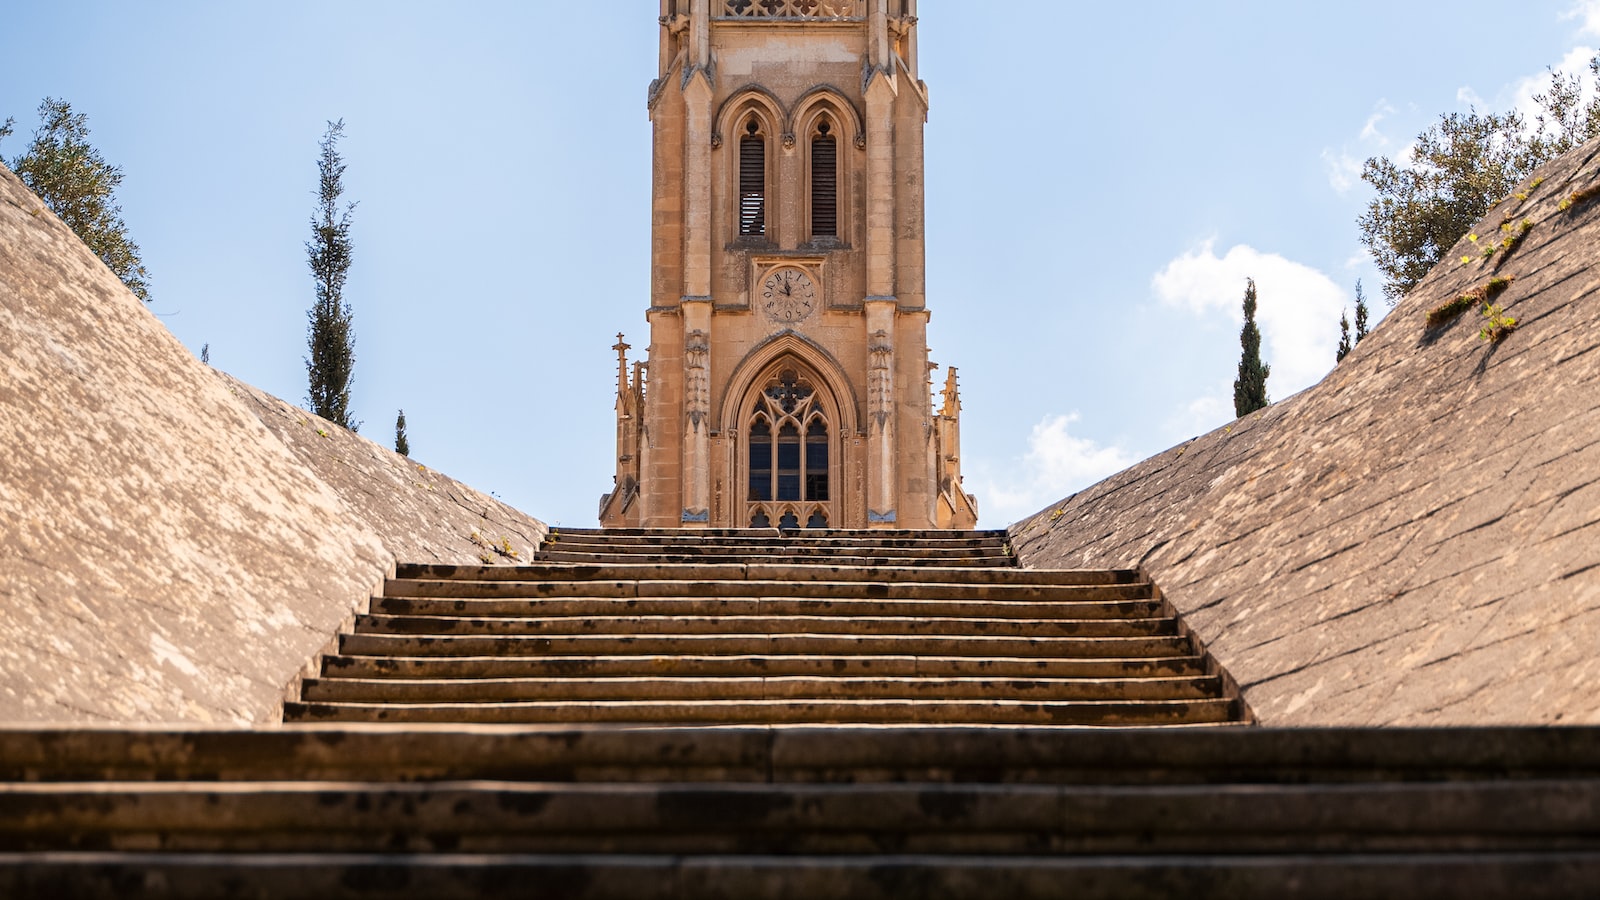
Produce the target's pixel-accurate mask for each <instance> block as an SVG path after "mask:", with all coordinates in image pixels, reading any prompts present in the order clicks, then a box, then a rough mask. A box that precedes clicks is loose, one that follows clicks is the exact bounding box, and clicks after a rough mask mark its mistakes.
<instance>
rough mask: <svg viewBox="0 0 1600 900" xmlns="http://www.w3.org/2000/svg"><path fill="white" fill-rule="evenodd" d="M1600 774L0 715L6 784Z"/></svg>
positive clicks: (1488, 765)
mask: <svg viewBox="0 0 1600 900" xmlns="http://www.w3.org/2000/svg"><path fill="white" fill-rule="evenodd" d="M308 779H309V780H324V781H327V780H348V781H389V780H395V779H401V780H407V781H412V780H423V779H432V780H457V781H461V780H466V781H471V780H484V779H488V780H517V781H563V782H578V781H596V780H598V781H614V780H628V781H679V782H681V781H694V782H707V781H730V780H731V781H745V782H761V783H766V782H816V781H827V782H843V781H849V782H854V783H868V782H883V781H890V782H909V781H915V782H951V781H955V782H966V783H991V784H995V783H1017V782H1022V783H1050V784H1078V785H1141V784H1142V785H1154V784H1172V785H1191V786H1196V787H1198V786H1204V785H1214V784H1236V785H1259V784H1284V783H1287V784H1312V783H1320V784H1349V783H1356V784H1378V783H1424V784H1430V783H1468V782H1485V783H1496V784H1517V783H1521V782H1523V781H1553V780H1557V781H1558V780H1574V779H1576V780H1590V781H1596V782H1600V728H1597V727H1571V726H1569V727H1562V728H1506V727H1472V728H1465V727H1457V728H1293V729H1271V728H1225V729H1214V728H1197V729H1190V728H1179V729H1169V730H1159V729H1157V730H1151V729H1116V728H1105V729H1072V728H1068V729H1060V728H1035V727H1001V728H996V727H992V726H981V725H980V726H959V725H958V726H905V727H851V726H814V725H812V726H766V725H761V726H734V727H727V728H697V727H645V728H636V727H620V726H608V725H558V726H516V727H507V726H494V725H465V724H450V725H420V726H405V727H400V726H385V725H365V724H339V725H296V726H295V727H293V728H283V729H264V730H253V731H252V730H243V729H238V728H160V727H153V728H136V729H129V728H84V727H60V728H26V727H19V726H15V725H12V726H3V727H0V780H3V781H9V782H54V781H94V780H117V781H150V780H164V781H211V782H216V781H294V780H308Z"/></svg>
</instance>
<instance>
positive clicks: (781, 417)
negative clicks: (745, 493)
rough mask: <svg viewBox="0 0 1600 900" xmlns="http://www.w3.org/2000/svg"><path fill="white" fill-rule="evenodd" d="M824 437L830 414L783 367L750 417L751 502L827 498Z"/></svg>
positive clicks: (827, 482) (789, 501) (797, 378)
mask: <svg viewBox="0 0 1600 900" xmlns="http://www.w3.org/2000/svg"><path fill="white" fill-rule="evenodd" d="M828 438H829V423H828V419H827V416H826V415H825V414H824V412H823V410H822V407H821V406H820V404H818V403H817V397H816V392H815V391H814V390H813V389H812V388H811V386H810V385H808V384H806V383H805V382H804V381H802V380H801V379H800V378H799V376H798V375H796V373H795V372H794V371H792V370H788V369H785V370H784V371H783V372H782V373H780V374H779V377H778V380H777V382H776V383H774V384H772V385H771V386H769V387H768V388H767V389H766V391H764V392H763V393H762V395H761V397H760V399H759V400H757V402H756V408H755V412H754V413H753V414H752V415H751V417H750V428H749V450H748V454H749V457H748V461H749V464H750V465H749V471H750V482H749V499H750V501H751V502H752V503H764V502H768V501H777V502H778V503H826V502H828V500H829V495H830V493H831V491H830V488H831V482H830V467H829V464H830V462H831V460H830V459H829V451H828V447H829V444H828ZM813 517H814V516H813ZM823 521H825V518H824V519H823ZM808 527H816V526H813V525H809V524H808Z"/></svg>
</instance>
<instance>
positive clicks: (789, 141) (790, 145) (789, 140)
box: [783, 131, 794, 150]
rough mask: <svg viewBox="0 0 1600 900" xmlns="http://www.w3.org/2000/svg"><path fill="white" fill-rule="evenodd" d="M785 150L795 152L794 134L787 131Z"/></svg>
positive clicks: (784, 142)
mask: <svg viewBox="0 0 1600 900" xmlns="http://www.w3.org/2000/svg"><path fill="white" fill-rule="evenodd" d="M783 149H785V150H793V149H794V132H792V131H785V132H784V133H783Z"/></svg>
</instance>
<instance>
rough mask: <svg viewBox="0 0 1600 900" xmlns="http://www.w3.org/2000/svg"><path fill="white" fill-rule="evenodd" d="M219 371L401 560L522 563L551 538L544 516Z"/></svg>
mask: <svg viewBox="0 0 1600 900" xmlns="http://www.w3.org/2000/svg"><path fill="white" fill-rule="evenodd" d="M217 375H218V377H220V378H221V379H222V380H223V383H224V384H225V385H226V386H227V387H228V389H229V390H230V391H231V392H232V393H233V395H234V396H235V397H237V398H238V399H239V400H240V401H242V402H243V403H244V405H245V407H246V408H247V409H249V410H250V411H251V412H252V413H254V414H255V415H256V417H257V418H259V419H260V420H261V423H262V424H263V425H266V426H267V430H269V431H271V432H272V433H273V435H274V436H276V437H277V438H278V439H279V440H280V441H282V442H283V445H284V446H285V447H288V448H289V451H290V452H291V453H293V454H294V455H295V457H296V458H297V459H299V460H300V462H301V463H302V464H304V465H305V467H306V468H308V469H310V470H311V472H312V473H313V474H314V475H316V476H317V478H318V479H319V480H321V481H322V482H323V483H324V484H326V485H328V486H329V487H331V488H333V490H334V492H335V493H337V494H338V495H339V496H340V497H341V498H342V499H343V500H344V501H345V503H346V505H348V506H349V508H350V510H351V512H352V513H354V514H355V515H356V516H357V517H358V518H359V519H360V520H361V521H362V522H363V523H365V524H366V526H367V527H368V528H370V529H372V530H373V531H374V532H375V533H376V534H377V535H378V536H379V538H380V539H381V540H382V541H383V545H384V547H385V548H386V549H387V550H388V551H389V552H390V553H391V554H393V555H394V557H395V558H396V559H397V560H399V561H402V562H408V563H443V564H450V565H468V564H475V563H484V564H489V565H516V564H518V563H522V562H527V561H528V560H530V559H532V558H533V553H534V551H535V550H537V549H538V547H539V544H540V542H541V541H543V540H544V536H545V533H546V531H547V529H546V528H545V525H544V523H543V522H540V521H539V520H538V519H535V518H533V517H532V516H529V515H527V514H525V513H523V512H521V511H520V510H517V509H514V508H512V507H510V506H507V505H506V504H504V503H502V502H500V501H499V500H497V499H495V498H494V497H491V496H489V495H488V494H485V493H483V492H481V491H478V490H474V489H473V488H470V487H468V486H467V485H465V484H462V483H461V482H459V481H456V480H455V479H453V478H450V477H448V476H446V475H444V474H442V473H440V472H435V471H434V470H432V469H430V468H428V467H427V466H426V465H423V464H421V463H419V462H417V461H416V460H413V459H408V458H406V457H404V456H401V455H400V454H398V453H395V452H394V451H393V450H390V449H388V448H387V447H382V446H379V445H378V444H376V443H374V442H372V441H370V440H367V439H366V438H365V437H362V436H361V435H359V434H355V433H353V432H350V431H346V430H345V429H343V428H340V427H338V426H336V425H334V424H332V423H331V422H328V421H327V420H326V419H322V418H319V417H317V416H314V415H312V414H311V413H309V412H306V411H305V410H303V409H301V408H299V407H297V406H294V405H292V404H289V403H286V402H284V401H283V400H280V399H278V398H277V397H274V396H272V395H271V394H268V393H267V392H266V391H263V390H261V389H259V388H255V387H251V386H250V385H248V384H245V383H244V382H242V381H240V380H238V379H236V378H234V377H232V376H230V375H226V374H223V373H221V372H218V373H217Z"/></svg>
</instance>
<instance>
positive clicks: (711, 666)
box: [322, 654, 1208, 679]
mask: <svg viewBox="0 0 1600 900" xmlns="http://www.w3.org/2000/svg"><path fill="white" fill-rule="evenodd" d="M322 674H323V675H324V676H326V677H339V678H364V679H372V678H410V679H441V678H490V679H494V678H575V677H580V676H582V677H587V678H614V677H638V676H650V675H655V676H668V675H671V676H678V677H697V678H721V677H730V676H750V675H752V674H759V675H763V676H767V677H775V678H776V677H793V676H821V675H829V676H838V677H868V676H880V677H889V678H909V677H913V676H923V677H936V678H1180V677H1184V678H1193V677H1197V676H1201V675H1205V674H1208V673H1207V671H1206V664H1205V661H1204V660H1203V659H1202V658H1201V657H1200V656H1197V655H1185V656H1168V657H1157V658H1147V659H1113V658H1106V659H1051V658H1047V657H1033V658H1022V657H959V656H873V655H869V654H859V655H850V656H829V655H823V654H812V655H806V656H778V655H744V656H739V655H729V656H706V655H679V656H649V655H630V656H577V655H574V656H559V657H509V658H508V657H498V656H480V657H471V656H467V657H439V656H434V657H406V656H345V655H331V656H325V657H323V660H322Z"/></svg>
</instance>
